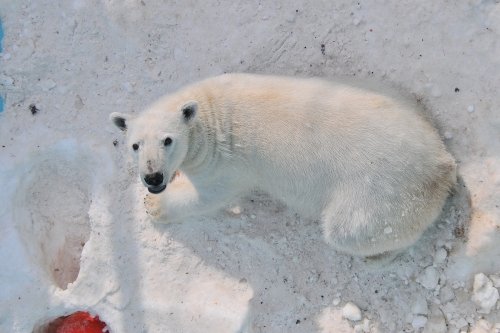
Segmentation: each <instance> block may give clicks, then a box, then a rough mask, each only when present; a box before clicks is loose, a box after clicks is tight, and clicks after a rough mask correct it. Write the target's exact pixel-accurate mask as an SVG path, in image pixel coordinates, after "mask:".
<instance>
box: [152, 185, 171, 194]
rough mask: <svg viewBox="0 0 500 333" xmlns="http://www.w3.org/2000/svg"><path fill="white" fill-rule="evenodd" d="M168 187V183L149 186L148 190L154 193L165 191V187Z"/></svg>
mask: <svg viewBox="0 0 500 333" xmlns="http://www.w3.org/2000/svg"><path fill="white" fill-rule="evenodd" d="M166 188H167V185H160V186H151V187H149V186H148V191H149V192H150V193H153V194H158V193H161V192H163V190H164V189H166Z"/></svg>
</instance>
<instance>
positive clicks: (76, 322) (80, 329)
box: [33, 311, 109, 333]
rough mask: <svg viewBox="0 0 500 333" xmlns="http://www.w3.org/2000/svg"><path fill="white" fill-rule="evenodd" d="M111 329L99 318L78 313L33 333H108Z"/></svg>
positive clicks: (59, 318)
mask: <svg viewBox="0 0 500 333" xmlns="http://www.w3.org/2000/svg"><path fill="white" fill-rule="evenodd" d="M106 332H109V329H108V327H107V325H106V323H105V322H103V321H102V320H100V319H99V316H93V315H91V314H90V313H88V312H85V311H78V312H75V313H72V314H70V315H67V316H61V317H58V318H56V319H54V320H51V321H50V322H48V323H44V324H42V325H39V326H37V327H35V328H34V329H33V333H106Z"/></svg>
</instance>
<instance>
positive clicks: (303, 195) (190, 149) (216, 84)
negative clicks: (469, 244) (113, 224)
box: [110, 74, 456, 258]
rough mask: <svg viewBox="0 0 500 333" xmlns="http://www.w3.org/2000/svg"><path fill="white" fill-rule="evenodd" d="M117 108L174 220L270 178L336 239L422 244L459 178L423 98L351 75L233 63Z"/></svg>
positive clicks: (392, 246) (146, 177)
mask: <svg viewBox="0 0 500 333" xmlns="http://www.w3.org/2000/svg"><path fill="white" fill-rule="evenodd" d="M110 118H111V120H112V121H113V122H114V124H115V125H116V126H117V127H118V128H120V129H121V130H123V131H126V132H127V138H128V142H129V146H130V148H131V149H132V150H133V152H134V154H136V156H137V157H138V164H139V171H140V177H141V180H142V182H143V184H144V185H145V186H146V187H147V189H148V190H149V192H151V193H152V194H154V195H153V196H151V195H149V198H147V200H146V205H147V206H148V207H147V210H148V211H149V213H150V214H151V215H152V216H153V217H154V218H156V219H157V220H158V221H161V222H166V223H168V222H180V221H183V220H184V219H185V218H186V217H188V216H193V215H198V214H205V213H208V212H210V211H213V210H215V209H218V208H221V207H222V206H224V205H226V204H227V203H228V202H229V201H230V200H231V199H233V198H234V197H235V196H238V195H240V194H242V193H244V192H247V191H249V190H251V189H256V188H258V189H261V190H264V191H266V192H268V193H269V194H270V195H271V196H273V197H274V198H277V199H279V200H281V201H283V202H284V203H285V204H287V205H288V206H289V207H290V208H292V209H294V210H296V211H297V212H299V213H301V214H302V215H303V216H307V217H311V218H315V219H320V220H321V225H322V228H323V232H324V238H325V240H326V241H327V242H328V243H330V244H331V245H332V246H333V247H334V248H335V249H337V250H339V251H342V252H345V253H348V254H351V255H356V256H364V257H370V258H379V257H383V256H387V255H391V254H393V253H397V252H398V251H400V250H402V249H404V248H406V247H408V246H409V245H411V244H413V243H414V242H415V241H416V240H417V239H418V238H419V237H420V236H421V234H422V233H423V231H424V230H425V229H426V228H427V227H428V226H429V225H430V224H431V223H432V222H433V221H434V220H435V219H436V218H437V217H438V215H439V214H440V211H441V210H442V207H443V205H444V202H445V200H446V197H447V196H448V192H449V191H450V189H451V188H452V186H453V185H454V184H455V181H456V171H455V169H456V167H455V162H454V159H453V158H452V156H451V155H450V154H449V153H448V152H447V151H446V150H445V147H444V144H443V142H442V140H441V139H440V137H439V135H438V133H437V131H436V130H435V129H434V128H433V127H432V126H431V124H430V123H429V122H428V121H426V119H425V118H424V117H423V116H422V114H421V110H419V107H418V105H417V104H416V103H414V102H412V101H411V100H407V99H405V98H403V97H401V96H398V95H395V94H393V93H392V92H390V91H383V92H376V91H374V90H372V89H369V88H364V87H361V86H356V85H352V84H348V83H344V82H330V81H325V80H322V79H316V78H310V79H299V78H290V77H274V76H261V75H251V74H226V75H222V76H218V77H214V78H210V79H206V80H204V81H201V82H199V83H196V84H193V85H191V86H188V87H187V88H184V89H181V90H180V91H178V92H176V93H174V94H172V95H168V96H166V97H164V98H162V99H160V100H159V101H158V102H156V103H155V104H153V105H152V106H151V107H149V108H148V109H147V110H146V111H145V112H143V113H142V114H140V115H139V116H137V117H131V116H128V115H124V114H120V113H112V114H111V116H110ZM177 171H181V176H180V177H175V179H174V180H173V181H171V180H172V178H174V175H176V173H177Z"/></svg>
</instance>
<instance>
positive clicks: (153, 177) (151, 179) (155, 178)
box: [144, 172, 163, 186]
mask: <svg viewBox="0 0 500 333" xmlns="http://www.w3.org/2000/svg"><path fill="white" fill-rule="evenodd" d="M144 181H145V182H146V184H148V185H152V186H158V185H161V184H162V183H163V174H162V173H159V172H155V173H150V174H149V175H146V176H144Z"/></svg>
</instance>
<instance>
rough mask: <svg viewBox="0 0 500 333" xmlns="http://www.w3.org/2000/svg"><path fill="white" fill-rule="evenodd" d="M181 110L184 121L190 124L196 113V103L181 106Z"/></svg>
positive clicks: (191, 102)
mask: <svg viewBox="0 0 500 333" xmlns="http://www.w3.org/2000/svg"><path fill="white" fill-rule="evenodd" d="M181 110H182V117H183V118H184V121H185V122H186V123H190V122H191V121H192V120H193V119H194V118H195V117H196V112H198V102H196V101H189V102H187V103H186V104H184V105H183V106H182V108H181Z"/></svg>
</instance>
